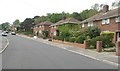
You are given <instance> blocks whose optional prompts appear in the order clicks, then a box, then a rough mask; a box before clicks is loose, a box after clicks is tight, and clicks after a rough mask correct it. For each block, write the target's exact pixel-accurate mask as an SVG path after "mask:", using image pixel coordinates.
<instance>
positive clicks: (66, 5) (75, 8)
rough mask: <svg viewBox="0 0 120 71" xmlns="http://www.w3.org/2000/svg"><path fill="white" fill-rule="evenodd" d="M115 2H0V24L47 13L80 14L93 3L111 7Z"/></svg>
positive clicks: (2, 0) (23, 0)
mask: <svg viewBox="0 0 120 71" xmlns="http://www.w3.org/2000/svg"><path fill="white" fill-rule="evenodd" d="M114 1H115V0H0V24H1V23H4V22H10V23H11V24H12V22H13V21H15V20H16V19H19V20H20V21H21V22H22V21H23V20H24V19H25V18H33V17H34V16H37V15H38V16H42V15H46V14H47V13H61V12H63V11H64V12H69V13H72V12H79V13H80V12H81V11H83V10H85V9H90V8H91V6H92V5H94V4H95V3H98V4H108V5H110V6H111V4H112V2H114Z"/></svg>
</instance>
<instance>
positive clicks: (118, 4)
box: [112, 0, 120, 9]
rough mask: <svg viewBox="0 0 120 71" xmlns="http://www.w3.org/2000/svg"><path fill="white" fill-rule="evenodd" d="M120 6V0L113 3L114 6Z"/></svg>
mask: <svg viewBox="0 0 120 71" xmlns="http://www.w3.org/2000/svg"><path fill="white" fill-rule="evenodd" d="M118 7H120V0H116V1H115V2H113V3H112V8H113V9H114V8H118Z"/></svg>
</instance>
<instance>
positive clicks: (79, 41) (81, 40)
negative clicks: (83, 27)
mask: <svg viewBox="0 0 120 71" xmlns="http://www.w3.org/2000/svg"><path fill="white" fill-rule="evenodd" d="M84 40H85V37H84V36H78V37H77V38H76V42H77V43H81V44H83V43H84Z"/></svg>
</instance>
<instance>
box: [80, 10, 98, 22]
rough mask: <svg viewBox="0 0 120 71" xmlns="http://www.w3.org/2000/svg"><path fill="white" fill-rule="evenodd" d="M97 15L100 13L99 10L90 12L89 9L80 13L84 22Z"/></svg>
mask: <svg viewBox="0 0 120 71" xmlns="http://www.w3.org/2000/svg"><path fill="white" fill-rule="evenodd" d="M97 13H98V11H97V10H93V9H90V10H88V9H86V10H83V11H82V12H81V13H80V15H81V18H82V20H85V19H87V18H89V17H91V16H93V15H95V14H97Z"/></svg>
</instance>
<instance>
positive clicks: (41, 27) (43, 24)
mask: <svg viewBox="0 0 120 71" xmlns="http://www.w3.org/2000/svg"><path fill="white" fill-rule="evenodd" d="M50 25H52V23H51V22H49V21H45V22H41V23H39V24H37V25H35V26H34V30H33V31H34V34H35V35H37V36H38V35H41V34H42V31H45V30H46V31H48V32H50V27H49V26H50Z"/></svg>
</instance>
